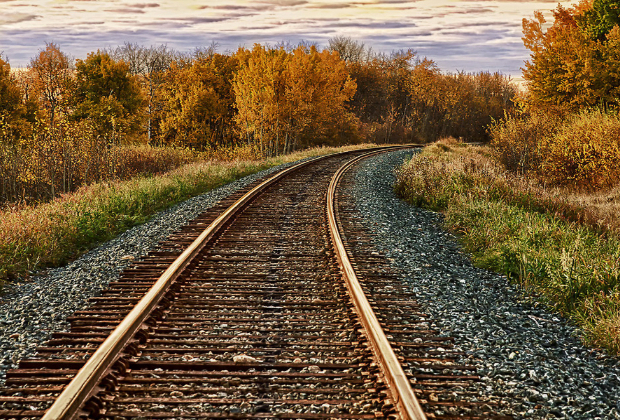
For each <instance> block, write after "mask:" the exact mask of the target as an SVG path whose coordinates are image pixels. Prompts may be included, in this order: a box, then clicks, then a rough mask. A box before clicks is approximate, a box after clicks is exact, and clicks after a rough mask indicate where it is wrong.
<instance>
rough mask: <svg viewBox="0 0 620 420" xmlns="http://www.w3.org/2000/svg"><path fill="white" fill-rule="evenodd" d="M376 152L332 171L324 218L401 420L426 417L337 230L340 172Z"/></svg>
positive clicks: (345, 278)
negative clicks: (336, 170) (336, 205)
mask: <svg viewBox="0 0 620 420" xmlns="http://www.w3.org/2000/svg"><path fill="white" fill-rule="evenodd" d="M377 153H381V152H380V151H375V152H370V153H367V154H365V155H362V156H359V157H357V158H355V159H352V160H351V161H349V162H348V163H347V164H345V165H344V166H342V167H341V168H340V169H339V170H338V172H336V174H334V176H333V178H332V180H331V183H330V184H329V189H328V192H327V218H328V222H329V231H330V234H331V238H332V242H333V246H334V249H335V251H336V256H337V258H338V262H339V263H340V267H341V269H342V275H343V278H344V280H345V282H346V284H347V289H348V290H349V293H350V295H351V300H352V301H353V303H354V305H355V308H356V310H357V313H358V315H359V317H360V321H361V322H362V325H363V326H364V328H365V330H366V332H367V334H368V339H369V341H370V344H371V347H372V349H373V352H374V354H375V356H376V357H377V360H378V361H379V366H380V367H381V370H382V371H383V373H384V375H385V378H386V380H387V382H388V385H389V389H390V392H391V394H392V398H393V400H394V403H395V405H396V407H397V409H398V411H399V414H400V416H401V418H402V419H403V420H426V415H425V414H424V411H423V410H422V407H421V406H420V403H419V402H418V399H417V398H416V396H415V394H414V393H413V390H412V388H411V384H410V383H409V380H408V379H407V376H406V375H405V372H404V371H403V368H402V366H401V365H400V362H399V361H398V358H397V357H396V354H395V353H394V350H393V349H392V346H391V345H390V342H389V340H388V339H387V337H386V335H385V332H384V331H383V328H381V324H379V320H378V319H377V317H376V315H375V313H374V311H373V309H372V307H371V306H370V303H369V302H368V299H367V298H366V295H365V293H364V290H363V289H362V286H361V285H360V282H359V280H358V278H357V275H356V274H355V270H354V269H353V266H352V265H351V261H350V260H349V256H348V254H347V251H346V249H345V246H344V243H343V241H342V237H341V236H340V231H339V228H338V223H337V220H336V210H335V199H336V188H337V186H338V183H339V181H340V179H341V178H342V176H343V174H344V173H345V172H346V171H347V170H348V169H350V168H351V167H352V166H353V165H354V164H356V163H357V162H359V161H360V160H362V159H365V158H367V157H369V156H372V155H375V154H377Z"/></svg>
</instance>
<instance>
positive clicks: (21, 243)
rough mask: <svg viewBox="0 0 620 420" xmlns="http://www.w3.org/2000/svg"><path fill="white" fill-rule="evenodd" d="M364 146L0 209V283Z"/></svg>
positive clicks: (104, 186)
mask: <svg viewBox="0 0 620 420" xmlns="http://www.w3.org/2000/svg"><path fill="white" fill-rule="evenodd" d="M367 146H368V145H366V147H367ZM360 147H364V145H359V146H349V147H344V148H314V149H310V150H307V151H304V152H298V153H295V154H292V155H288V156H282V157H278V158H273V159H267V160H237V161H229V162H222V161H207V162H195V163H191V164H188V165H184V166H182V167H180V168H177V169H175V170H172V171H170V172H168V173H165V174H160V175H153V176H139V177H136V178H133V179H130V180H127V181H114V182H102V183H96V184H93V185H90V186H86V187H82V188H80V189H78V190H77V191H76V192H74V193H69V194H64V195H62V196H61V197H60V198H58V199H56V200H54V201H51V202H47V203H42V204H38V205H36V204H33V205H27V206H21V207H19V208H13V209H11V208H5V209H4V210H0V237H2V241H1V242H0V283H1V281H3V280H4V281H7V280H11V279H16V278H19V277H23V276H26V275H28V274H29V273H30V272H32V271H33V270H37V269H39V268H42V267H49V266H57V265H60V264H64V263H65V262H67V261H69V260H70V259H73V258H75V257H77V256H79V255H80V254H82V253H84V252H85V251H87V250H88V249H90V248H92V247H93V246H95V245H97V244H99V243H102V242H104V241H106V240H108V239H110V238H113V237H114V236H116V235H117V234H119V233H121V232H123V231H125V230H126V229H128V228H130V227H131V226H134V225H136V224H139V223H142V222H144V221H145V220H147V219H148V218H149V217H150V216H151V215H153V214H154V213H156V212H157V211H159V210H162V209H164V208H167V207H169V206H171V205H173V204H176V203H178V202H181V201H183V200H185V199H187V198H190V197H192V196H195V195H198V194H201V193H204V192H206V191H209V190H212V189H214V188H217V187H219V186H221V185H224V184H226V183H228V182H231V181H233V180H235V179H238V178H241V177H243V176H246V175H249V174H251V173H255V172H258V171H260V170H263V169H266V168H269V167H272V166H275V165H279V164H282V163H285V162H291V161H294V160H298V159H302V158H305V157H310V156H318V155H323V154H330V153H334V152H337V151H342V150H349V149H353V148H360Z"/></svg>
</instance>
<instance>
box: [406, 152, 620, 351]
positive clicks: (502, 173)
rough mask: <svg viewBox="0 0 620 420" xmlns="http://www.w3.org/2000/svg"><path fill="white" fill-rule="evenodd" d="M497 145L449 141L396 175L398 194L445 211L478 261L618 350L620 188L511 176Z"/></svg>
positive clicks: (589, 338)
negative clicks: (582, 188)
mask: <svg viewBox="0 0 620 420" xmlns="http://www.w3.org/2000/svg"><path fill="white" fill-rule="evenodd" d="M495 156H497V154H496V149H491V148H489V147H486V146H485V147H473V146H465V145H463V144H459V143H457V142H456V141H454V140H443V141H441V142H439V143H437V144H434V145H432V146H429V147H427V148H426V149H425V150H424V151H423V152H422V153H420V154H419V155H415V156H414V157H413V158H412V159H411V161H409V162H407V163H405V164H404V165H403V167H401V168H400V170H399V172H398V180H397V184H396V186H395V188H396V191H397V193H398V194H400V195H401V196H402V197H403V198H405V199H406V200H407V201H409V202H410V203H412V204H415V205H418V206H422V207H426V208H429V209H432V210H436V211H441V212H443V213H444V214H445V225H446V227H447V228H449V229H450V230H451V231H453V232H456V233H457V234H458V235H459V237H460V238H461V240H462V243H463V244H464V247H465V249H466V250H467V251H468V252H470V253H471V254H472V258H473V261H474V263H475V264H476V265H477V266H479V267H484V268H488V269H491V270H494V271H497V272H500V273H503V274H506V275H507V276H508V277H509V278H510V279H511V280H512V281H513V282H516V283H518V284H519V285H521V286H523V287H524V289H525V290H527V292H529V293H531V294H533V295H535V296H537V297H539V298H540V299H541V300H542V301H544V302H545V303H547V304H548V305H549V306H550V307H552V308H553V309H555V310H557V311H559V312H560V313H562V314H563V315H565V316H567V317H568V318H570V319H571V320H572V321H573V322H574V323H575V324H576V325H578V326H579V327H580V328H581V329H582V331H583V335H582V338H583V341H584V342H585V343H586V344H587V345H590V346H594V347H599V348H604V349H606V350H608V351H609V352H610V353H612V354H620V221H619V220H618V217H617V214H618V213H619V211H618V210H620V186H616V187H615V189H607V190H606V192H598V193H586V192H583V193H578V192H575V191H576V190H575V189H574V188H573V189H568V190H567V189H566V187H564V188H562V189H560V188H555V189H552V188H545V187H543V186H541V183H540V182H536V181H535V177H532V176H530V177H526V176H520V175H518V174H515V173H514V172H508V171H506V170H505V169H504V167H503V166H501V165H500V164H499V163H498V161H497V159H496V158H494V157H495Z"/></svg>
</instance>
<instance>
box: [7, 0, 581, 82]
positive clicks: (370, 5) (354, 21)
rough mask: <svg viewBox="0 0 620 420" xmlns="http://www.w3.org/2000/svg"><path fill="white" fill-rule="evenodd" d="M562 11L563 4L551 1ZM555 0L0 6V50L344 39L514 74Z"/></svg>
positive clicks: (43, 1) (165, 0) (18, 60)
mask: <svg viewBox="0 0 620 420" xmlns="http://www.w3.org/2000/svg"><path fill="white" fill-rule="evenodd" d="M560 3H562V4H563V5H565V6H567V5H570V4H571V3H572V2H571V1H560ZM557 4H558V1H557V0H536V1H528V0H504V1H493V0H476V1H471V0H411V1H407V0H357V1H342V0H308V1H305V0H259V1H256V0H202V1H198V0H161V1H148V2H147V1H142V2H141V1H136V0H107V1H105V0H97V1H95V0H38V1H37V0H35V1H33V2H24V1H19V0H0V52H3V56H4V57H8V58H9V60H10V63H11V65H12V66H13V67H21V66H25V65H27V64H28V62H29V61H30V59H31V58H32V57H34V56H35V54H37V52H38V51H39V50H41V49H43V48H44V47H45V42H54V43H57V44H58V45H60V48H61V49H62V50H63V51H64V52H66V53H68V54H70V55H71V56H73V57H75V58H84V57H85V56H86V54H87V53H89V52H91V51H96V50H97V49H101V48H106V47H113V46H117V45H121V44H123V43H124V42H132V43H138V44H143V45H147V46H149V45H159V44H167V45H168V47H171V48H175V49H178V50H181V51H188V50H193V49H194V48H195V47H201V46H206V45H210V44H211V43H213V42H215V43H216V44H217V45H218V49H219V51H220V52H225V51H234V50H236V49H237V48H238V47H239V46H245V47H251V46H252V44H254V43H256V42H258V43H269V44H272V45H273V44H277V43H279V42H282V41H283V42H289V43H292V44H297V43H298V42H300V41H306V42H311V43H316V44H319V45H323V46H325V45H327V41H328V40H329V38H332V37H334V36H349V37H351V38H354V39H356V40H359V41H362V42H364V43H366V44H367V45H368V46H371V47H372V48H373V50H374V51H382V52H390V51H393V50H407V49H409V48H411V49H414V50H415V51H417V53H418V55H420V56H426V57H428V58H430V59H432V60H435V61H436V62H437V64H438V65H439V67H440V68H441V69H442V70H444V71H450V72H454V71H458V70H465V71H480V70H489V71H497V70H498V71H501V72H503V73H505V74H508V75H512V76H519V75H520V73H521V70H520V68H521V67H522V66H523V62H524V60H526V59H527V58H528V51H527V50H526V49H525V48H524V47H523V43H522V42H521V20H522V19H523V18H524V17H532V16H533V13H534V11H535V10H541V11H544V12H548V11H549V10H551V9H553V8H555V7H556V6H557Z"/></svg>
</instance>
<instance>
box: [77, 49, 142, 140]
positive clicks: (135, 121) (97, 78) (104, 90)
mask: <svg viewBox="0 0 620 420" xmlns="http://www.w3.org/2000/svg"><path fill="white" fill-rule="evenodd" d="M142 103H143V99H142V95H141V92H140V88H139V86H138V83H137V81H136V78H135V77H134V76H132V75H131V74H130V73H129V65H128V64H127V63H126V62H124V61H116V60H113V59H112V58H111V57H110V55H109V54H107V53H103V52H100V51H97V52H96V53H90V54H88V57H87V58H86V60H77V62H76V90H75V95H74V105H75V113H74V117H75V118H76V119H84V118H90V119H92V120H93V121H95V122H96V123H97V126H98V127H99V128H100V130H101V132H103V133H109V134H112V135H116V134H117V133H119V132H129V133H135V132H136V131H137V130H139V123H140V118H141V115H140V114H141V111H142Z"/></svg>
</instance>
